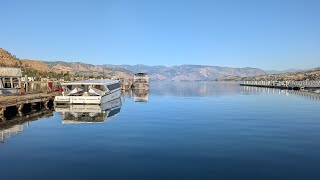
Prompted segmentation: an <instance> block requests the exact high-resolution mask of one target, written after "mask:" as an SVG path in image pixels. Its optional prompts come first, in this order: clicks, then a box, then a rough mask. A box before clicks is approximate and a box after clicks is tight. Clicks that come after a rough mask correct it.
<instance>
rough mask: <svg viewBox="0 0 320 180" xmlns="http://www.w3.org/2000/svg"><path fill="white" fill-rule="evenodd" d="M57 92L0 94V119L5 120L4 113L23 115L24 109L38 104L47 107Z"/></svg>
mask: <svg viewBox="0 0 320 180" xmlns="http://www.w3.org/2000/svg"><path fill="white" fill-rule="evenodd" d="M58 94H59V92H53V93H38V94H25V95H4V96H0V121H5V120H6V115H7V114H10V113H17V114H18V115H19V116H23V114H24V113H25V112H26V111H28V110H31V109H33V108H39V106H40V107H41V106H43V107H45V108H46V109H49V107H48V106H51V104H53V101H54V97H55V96H56V95H58Z"/></svg>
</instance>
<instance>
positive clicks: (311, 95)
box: [244, 86, 320, 101]
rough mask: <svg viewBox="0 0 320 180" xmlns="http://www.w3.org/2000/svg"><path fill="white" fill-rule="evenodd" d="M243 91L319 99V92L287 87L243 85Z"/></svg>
mask: <svg viewBox="0 0 320 180" xmlns="http://www.w3.org/2000/svg"><path fill="white" fill-rule="evenodd" d="M244 90H245V91H250V92H257V93H260V92H261V93H262V92H264V93H271V94H280V95H281V94H282V95H285V96H290V95H292V96H297V97H301V98H305V99H308V100H315V101H319V100H320V94H317V93H314V92H309V91H295V90H287V89H272V88H265V87H253V86H244Z"/></svg>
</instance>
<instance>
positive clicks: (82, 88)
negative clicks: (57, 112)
mask: <svg viewBox="0 0 320 180" xmlns="http://www.w3.org/2000/svg"><path fill="white" fill-rule="evenodd" d="M62 88H63V92H62V95H61V96H56V97H55V99H54V102H55V104H103V103H106V102H108V101H111V100H113V99H116V98H119V97H120V96H121V83H120V81H119V80H107V79H99V80H85V81H77V82H66V83H62Z"/></svg>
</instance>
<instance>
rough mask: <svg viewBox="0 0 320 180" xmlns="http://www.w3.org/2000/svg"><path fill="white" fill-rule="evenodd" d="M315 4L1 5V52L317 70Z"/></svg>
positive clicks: (275, 0)
mask: <svg viewBox="0 0 320 180" xmlns="http://www.w3.org/2000/svg"><path fill="white" fill-rule="evenodd" d="M319 9H320V1H318V0H242V1H240V0H113V1H108V0H101V1H98V0H87V1H81V0H78V1H75V0H74V1H72V0H69V1H66V0H65V1H62V0H52V1H42V0H41V1H40V0H39V1H36V0H29V1H24V0H21V1H16V0H10V1H9V0H4V1H2V2H1V11H0V17H1V21H0V22H1V26H0V27H1V28H0V39H1V40H0V47H2V48H5V49H7V50H8V51H10V52H11V53H13V54H15V55H17V57H20V58H29V59H38V60H50V61H51V60H64V61H70V62H72V61H81V62H85V63H92V64H146V65H167V66H172V65H180V64H203V65H218V66H230V67H258V68H262V69H275V70H281V69H288V68H298V69H301V68H312V67H318V66H320V63H319V62H320V10H319Z"/></svg>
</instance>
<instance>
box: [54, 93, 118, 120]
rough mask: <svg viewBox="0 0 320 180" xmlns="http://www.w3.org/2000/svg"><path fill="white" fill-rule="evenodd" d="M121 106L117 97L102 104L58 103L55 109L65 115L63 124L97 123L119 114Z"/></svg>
mask: <svg viewBox="0 0 320 180" xmlns="http://www.w3.org/2000/svg"><path fill="white" fill-rule="evenodd" d="M121 106H122V101H121V98H117V99H114V100H112V101H109V102H107V103H104V104H101V105H89V104H83V105H82V104H81V105H78V104H77V105H72V104H71V105H57V106H56V107H55V111H56V112H59V113H61V114H62V115H63V120H62V124H79V123H97V122H104V121H105V120H107V119H108V118H110V117H112V116H114V115H116V114H118V113H119V112H120V109H121Z"/></svg>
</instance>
